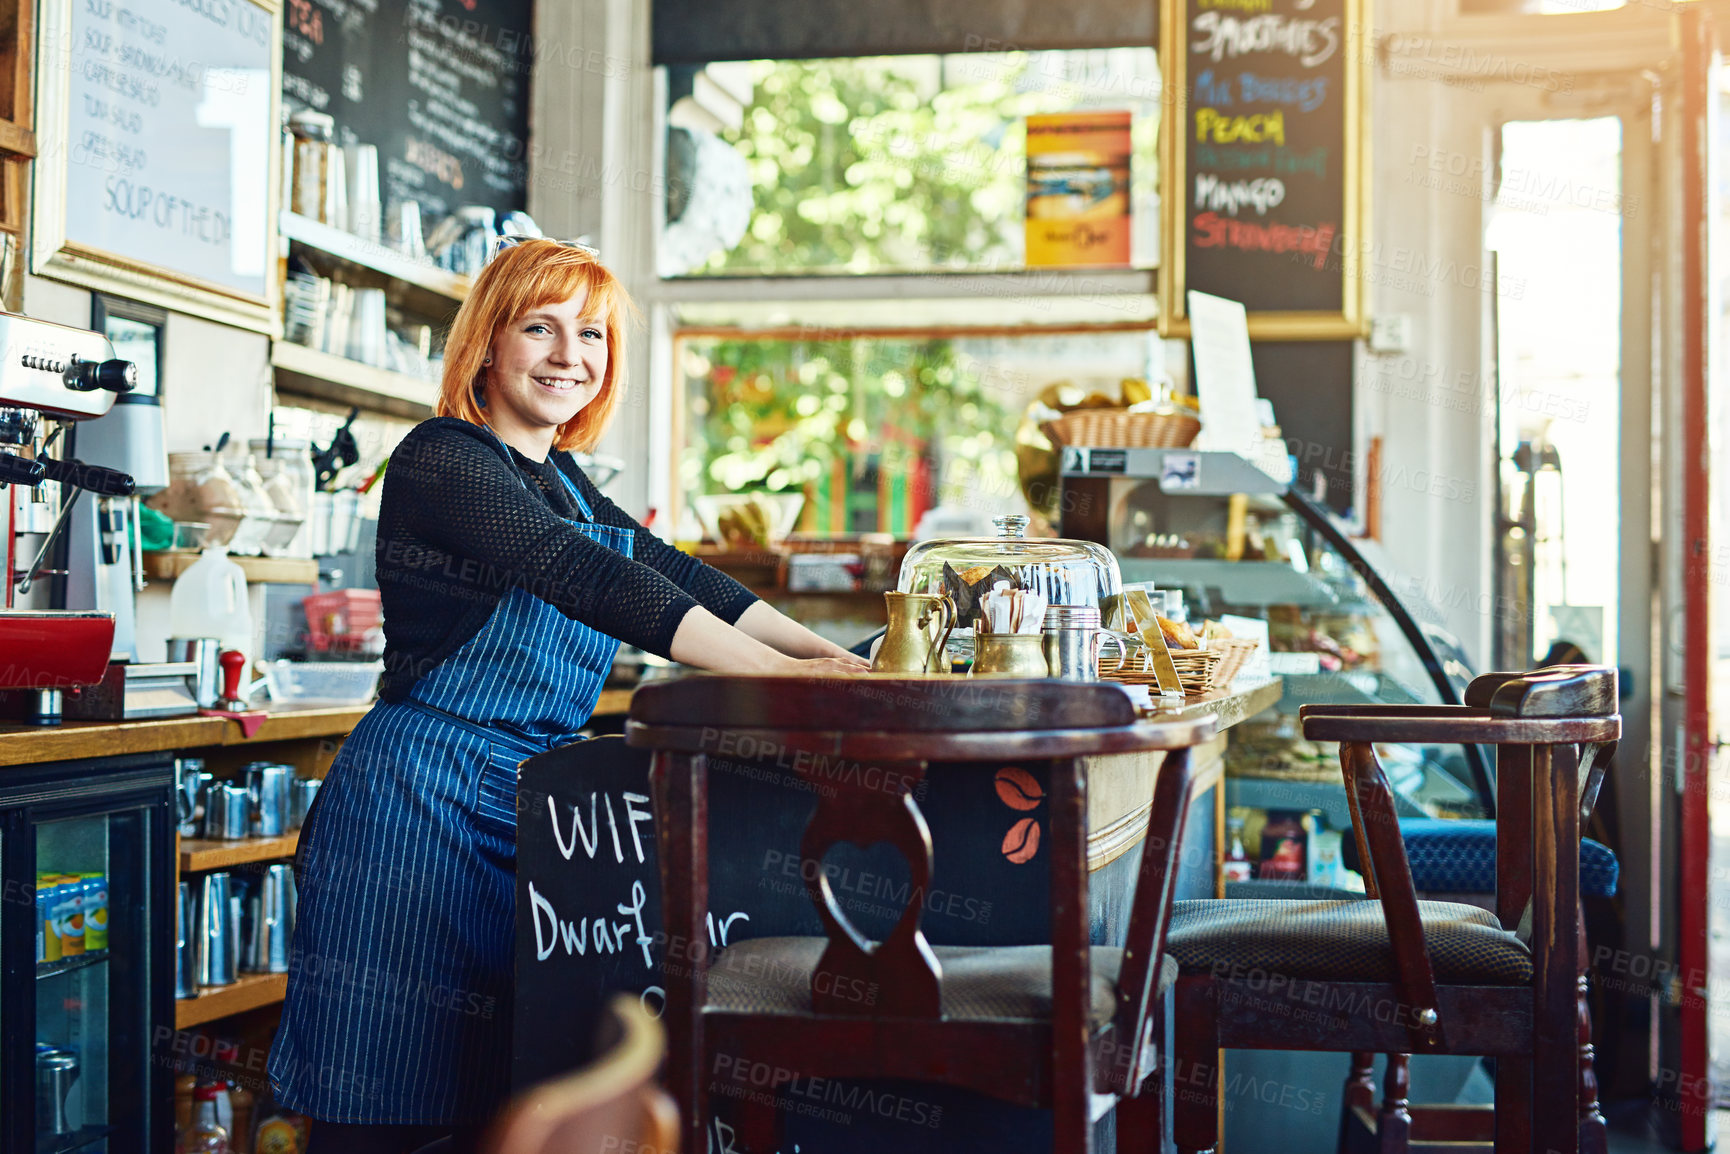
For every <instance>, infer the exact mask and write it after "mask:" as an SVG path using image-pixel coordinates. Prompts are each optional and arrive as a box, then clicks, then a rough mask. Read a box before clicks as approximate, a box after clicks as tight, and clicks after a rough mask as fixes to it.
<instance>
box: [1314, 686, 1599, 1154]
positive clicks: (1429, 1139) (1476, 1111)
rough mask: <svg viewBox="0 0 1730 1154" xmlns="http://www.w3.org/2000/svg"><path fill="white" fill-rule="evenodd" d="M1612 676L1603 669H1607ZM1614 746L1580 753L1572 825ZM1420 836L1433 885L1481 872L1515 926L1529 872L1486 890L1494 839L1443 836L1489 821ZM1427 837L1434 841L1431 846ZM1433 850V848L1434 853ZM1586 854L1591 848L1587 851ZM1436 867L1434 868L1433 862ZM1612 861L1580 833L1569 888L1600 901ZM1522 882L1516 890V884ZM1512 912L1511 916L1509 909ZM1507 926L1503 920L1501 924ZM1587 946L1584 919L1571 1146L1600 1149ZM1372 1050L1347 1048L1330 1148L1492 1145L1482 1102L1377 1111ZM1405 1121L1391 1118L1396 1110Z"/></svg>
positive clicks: (1479, 691) (1394, 1058)
mask: <svg viewBox="0 0 1730 1154" xmlns="http://www.w3.org/2000/svg"><path fill="white" fill-rule="evenodd" d="M1584 668H1589V667H1579V666H1567V667H1564V666H1548V667H1545V668H1544V669H1541V670H1539V671H1538V672H1547V673H1555V672H1559V671H1562V670H1564V669H1584ZM1612 673H1613V671H1612ZM1521 676H1523V675H1522V674H1517V673H1489V674H1485V675H1484V676H1482V677H1479V678H1476V679H1474V680H1473V681H1472V683H1471V685H1469V686H1468V687H1467V688H1466V694H1465V704H1466V705H1467V706H1469V707H1472V708H1478V709H1487V708H1488V707H1489V705H1490V702H1491V700H1492V699H1493V698H1494V695H1495V693H1496V691H1497V690H1498V689H1500V688H1501V687H1502V686H1503V685H1504V684H1506V683H1507V682H1509V681H1511V680H1514V679H1515V678H1518V677H1521ZM1610 684H1611V687H1612V692H1611V694H1610V697H1609V699H1608V700H1599V701H1597V702H1596V703H1595V708H1596V709H1598V710H1599V711H1601V713H1602V715H1604V716H1609V715H1611V714H1613V713H1615V711H1616V699H1617V694H1616V692H1615V681H1614V680H1612V681H1611V683H1610ZM1329 712H1330V713H1331V714H1332V715H1334V716H1340V715H1349V711H1348V710H1343V709H1332V710H1329ZM1615 748H1616V743H1615V742H1607V743H1598V744H1595V745H1592V746H1590V747H1588V748H1583V749H1581V751H1580V821H1581V823H1582V825H1584V823H1585V822H1586V821H1587V820H1588V819H1589V818H1590V817H1591V814H1592V809H1593V807H1594V804H1595V803H1596V800H1597V795H1598V790H1599V787H1600V786H1601V785H1602V784H1603V779H1604V774H1605V772H1606V771H1607V769H1608V766H1609V763H1610V758H1611V757H1612V756H1613V754H1614V752H1615ZM1412 824H1413V823H1411V822H1404V821H1403V822H1401V830H1402V834H1403V841H1404V844H1405V847H1406V849H1407V851H1408V852H1411V851H1412V849H1413V837H1414V835H1413V833H1412V832H1411V828H1412ZM1417 824H1418V826H1420V827H1421V830H1422V832H1420V833H1419V834H1417V835H1415V836H1416V837H1417V838H1418V846H1417V849H1418V852H1419V853H1428V854H1430V855H1431V856H1433V857H1441V858H1443V859H1444V861H1445V864H1442V863H1440V862H1437V861H1433V860H1432V861H1430V862H1429V863H1428V864H1429V865H1430V867H1431V868H1430V869H1429V870H1428V871H1427V872H1429V873H1431V874H1435V875H1440V876H1438V879H1437V880H1438V884H1439V885H1440V886H1442V887H1443V888H1446V889H1450V890H1453V891H1456V892H1462V893H1464V892H1471V893H1476V892H1478V891H1479V887H1480V886H1483V883H1482V882H1478V883H1475V884H1466V883H1465V882H1463V881H1462V879H1471V878H1478V877H1481V876H1482V875H1484V874H1488V875H1489V879H1490V881H1489V884H1488V885H1487V886H1483V889H1484V891H1485V892H1488V893H1489V894H1490V895H1491V896H1492V897H1494V898H1496V899H1498V904H1497V911H1498V914H1501V915H1502V916H1503V917H1504V918H1506V917H1509V916H1513V917H1514V918H1515V921H1514V922H1513V923H1512V924H1515V925H1517V924H1519V919H1521V918H1523V917H1524V913H1525V909H1526V907H1527V905H1528V903H1529V901H1530V877H1529V875H1520V874H1516V876H1515V881H1516V883H1517V884H1515V885H1513V886H1510V887H1508V888H1507V889H1506V890H1504V891H1503V892H1501V893H1497V891H1496V886H1495V880H1494V879H1495V873H1496V861H1495V855H1496V850H1497V842H1496V840H1495V839H1494V838H1492V839H1490V841H1489V842H1488V844H1485V842H1484V840H1483V839H1482V838H1481V837H1479V836H1475V835H1474V836H1473V837H1472V838H1471V839H1470V845H1469V848H1463V847H1462V846H1461V845H1460V844H1459V841H1458V839H1455V840H1454V841H1453V842H1452V843H1451V844H1450V843H1449V841H1448V837H1447V834H1446V833H1445V832H1444V831H1446V830H1447V829H1448V828H1449V827H1452V826H1456V825H1470V826H1477V825H1480V824H1482V825H1487V826H1493V825H1494V824H1495V823H1493V822H1484V823H1477V822H1470V823H1457V822H1419V823H1417ZM1432 843H1435V844H1432ZM1438 850H1439V853H1438V852H1437V851H1438ZM1588 851H1591V852H1588ZM1412 866H1413V880H1414V883H1415V884H1416V886H1417V888H1418V889H1419V890H1420V891H1421V890H1423V889H1424V888H1425V885H1424V880H1425V879H1424V878H1423V877H1421V876H1419V869H1418V862H1417V860H1414V861H1413V863H1412ZM1438 866H1439V867H1440V868H1437V867H1438ZM1617 873H1618V863H1617V862H1616V858H1615V855H1614V854H1612V853H1611V852H1610V851H1609V849H1607V848H1606V847H1604V846H1603V845H1601V844H1599V843H1597V842H1592V841H1589V840H1587V839H1585V838H1582V839H1581V852H1580V880H1579V887H1580V892H1581V896H1582V897H1592V896H1597V897H1608V896H1612V895H1613V894H1614V893H1615V891H1616V879H1617ZM1522 886H1523V888H1522ZM1516 908H1517V909H1519V910H1520V913H1519V914H1518V915H1513V914H1512V911H1513V910H1515V909H1516ZM1505 924H1508V923H1505ZM1586 955H1587V948H1586V939H1585V925H1584V918H1583V917H1582V919H1581V927H1580V973H1579V978H1578V983H1577V987H1576V989H1577V993H1576V1002H1577V1013H1576V1020H1577V1022H1578V1025H1577V1029H1578V1041H1579V1082H1580V1090H1579V1118H1580V1149H1581V1151H1583V1152H1585V1154H1606V1151H1607V1150H1608V1148H1609V1133H1608V1130H1607V1129H1606V1127H1605V1124H1604V1117H1603V1115H1602V1114H1600V1113H1599V1111H1598V1080H1597V1076H1596V1075H1595V1074H1594V1073H1593V1069H1592V1061H1593V1047H1592V1016H1591V1013H1590V1010H1589V1008H1588V1000H1587V999H1588V995H1589V993H1590V990H1589V987H1588V984H1587V978H1586V965H1587V956H1586ZM1387 1059H1388V1073H1387V1075H1386V1077H1387V1080H1388V1081H1389V1083H1390V1084H1393V1085H1396V1086H1397V1085H1402V1084H1404V1083H1405V1082H1406V1081H1407V1080H1408V1079H1407V1071H1408V1069H1409V1063H1410V1058H1409V1055H1406V1054H1389V1055H1388V1056H1387ZM1374 1063H1375V1055H1374V1054H1370V1053H1364V1052H1357V1053H1353V1054H1352V1060H1351V1069H1350V1070H1349V1072H1348V1073H1347V1075H1346V1088H1345V1093H1344V1095H1343V1097H1342V1099H1341V1118H1340V1143H1339V1152H1340V1154H1371V1152H1374V1154H1383V1152H1385V1154H1404V1152H1405V1151H1407V1150H1408V1149H1415V1150H1422V1149H1426V1148H1427V1146H1426V1145H1425V1144H1426V1143H1447V1144H1448V1145H1447V1150H1448V1151H1450V1154H1466V1152H1467V1151H1471V1150H1474V1149H1476V1150H1490V1149H1491V1148H1492V1146H1493V1143H1494V1141H1495V1110H1494V1108H1493V1107H1487V1106H1461V1105H1433V1104H1419V1103H1415V1102H1413V1103H1406V1102H1404V1096H1403V1094H1399V1095H1389V1096H1388V1097H1386V1098H1384V1100H1383V1103H1382V1109H1381V1111H1378V1110H1377V1108H1376V1102H1375V1078H1374ZM1402 1105H1403V1106H1404V1113H1405V1115H1408V1116H1409V1121H1408V1120H1407V1118H1405V1117H1401V1116H1400V1109H1401V1106H1402ZM1384 1113H1386V1114H1389V1115H1392V1117H1390V1119H1389V1125H1388V1126H1387V1127H1384V1126H1383V1125H1382V1115H1383V1114H1384Z"/></svg>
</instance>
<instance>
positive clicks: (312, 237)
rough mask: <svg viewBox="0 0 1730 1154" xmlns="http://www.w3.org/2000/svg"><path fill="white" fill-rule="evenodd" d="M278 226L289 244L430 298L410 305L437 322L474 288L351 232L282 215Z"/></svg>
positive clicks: (451, 274)
mask: <svg viewBox="0 0 1730 1154" xmlns="http://www.w3.org/2000/svg"><path fill="white" fill-rule="evenodd" d="M279 227H280V230H281V232H282V235H283V236H285V237H287V238H288V239H289V240H291V241H295V242H297V243H299V244H304V245H306V246H307V247H308V248H314V249H317V250H318V251H319V252H321V253H323V254H324V255H326V256H328V257H332V258H334V259H336V260H339V261H341V262H342V263H343V264H345V265H350V266H353V267H354V268H360V269H366V270H367V271H369V272H374V273H378V274H379V275H380V276H383V277H386V278H388V279H390V280H393V281H400V282H401V283H402V284H403V285H405V286H409V287H412V288H414V289H417V290H419V292H420V293H422V294H425V295H426V296H429V297H431V298H432V299H431V300H430V301H420V302H412V303H415V304H416V306H417V311H420V312H425V313H429V314H432V315H433V316H434V317H435V318H436V319H438V320H448V319H449V317H450V314H451V313H453V312H455V311H456V306H457V305H459V304H461V303H462V302H463V300H464V299H465V298H466V297H467V296H468V295H469V290H470V289H471V288H472V287H473V286H474V281H473V280H472V279H470V278H469V277H466V276H458V275H457V274H456V273H454V272H448V271H446V270H445V269H442V268H439V267H438V266H436V265H434V264H433V263H432V262H431V261H426V262H424V263H423V262H421V261H416V260H410V259H409V258H408V257H406V256H404V255H403V254H402V253H400V252H398V251H397V250H396V249H394V248H391V247H390V246H389V245H387V244H380V243H378V242H376V241H370V240H362V239H361V238H360V237H358V236H355V235H354V234H353V233H348V232H343V231H342V230H341V229H339V228H332V227H331V226H330V225H328V224H323V223H321V222H319V221H316V220H312V219H310V218H308V217H304V216H300V215H298V214H296V213H292V212H285V213H283V214H282V218H281V222H280V225H279ZM421 306H430V307H421Z"/></svg>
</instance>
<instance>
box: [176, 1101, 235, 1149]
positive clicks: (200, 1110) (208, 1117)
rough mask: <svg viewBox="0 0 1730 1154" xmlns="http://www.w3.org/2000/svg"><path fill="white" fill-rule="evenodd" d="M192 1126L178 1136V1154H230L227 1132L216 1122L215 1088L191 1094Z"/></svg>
mask: <svg viewBox="0 0 1730 1154" xmlns="http://www.w3.org/2000/svg"><path fill="white" fill-rule="evenodd" d="M192 1098H193V1114H192V1126H191V1128H190V1129H188V1130H187V1131H186V1133H184V1134H182V1135H181V1136H180V1148H179V1154H231V1148H230V1146H229V1144H228V1131H227V1130H224V1129H223V1128H222V1126H221V1124H220V1123H218V1122H217V1120H216V1087H215V1086H200V1087H198V1089H196V1090H194V1091H193V1092H192Z"/></svg>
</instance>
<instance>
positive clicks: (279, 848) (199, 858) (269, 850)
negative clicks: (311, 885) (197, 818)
mask: <svg viewBox="0 0 1730 1154" xmlns="http://www.w3.org/2000/svg"><path fill="white" fill-rule="evenodd" d="M299 844H300V831H299V830H292V831H290V832H289V833H287V834H284V835H283V836H282V837H248V838H239V839H237V840H235V841H207V840H205V839H203V838H192V837H183V838H181V839H180V872H181V873H183V874H185V873H195V872H198V871H201V870H221V869H227V868H228V867H229V866H237V865H243V864H245V863H246V862H254V861H270V860H272V859H274V858H290V857H293V856H294V850H295V847H296V846H298V845H299Z"/></svg>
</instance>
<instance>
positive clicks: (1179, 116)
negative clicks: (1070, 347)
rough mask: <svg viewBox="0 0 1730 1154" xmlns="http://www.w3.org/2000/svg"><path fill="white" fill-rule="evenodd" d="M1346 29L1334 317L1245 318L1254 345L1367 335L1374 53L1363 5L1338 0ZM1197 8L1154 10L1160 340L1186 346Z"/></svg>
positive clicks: (1175, 3) (1171, 2)
mask: <svg viewBox="0 0 1730 1154" xmlns="http://www.w3.org/2000/svg"><path fill="white" fill-rule="evenodd" d="M1337 2H1338V3H1339V5H1340V7H1341V15H1342V19H1343V22H1344V25H1345V31H1344V36H1343V38H1342V42H1341V52H1342V54H1343V57H1344V66H1343V68H1342V70H1341V71H1342V72H1343V88H1344V92H1343V94H1342V97H1343V98H1342V99H1341V101H1340V105H1341V115H1342V116H1344V118H1345V126H1344V141H1345V146H1344V150H1343V155H1342V156H1341V159H1340V163H1341V169H1340V172H1341V192H1342V198H1343V204H1342V205H1341V214H1340V231H1339V235H1338V237H1337V238H1336V240H1335V242H1334V248H1333V251H1332V253H1330V259H1334V260H1336V261H1337V263H1338V267H1339V276H1340V304H1341V307H1340V308H1339V310H1338V311H1331V310H1330V311H1297V310H1293V311H1251V312H1250V313H1249V334H1250V337H1251V338H1252V339H1255V340H1271V341H1279V340H1316V341H1322V340H1355V339H1358V338H1360V337H1364V336H1366V335H1368V330H1369V320H1368V317H1367V315H1366V313H1365V310H1364V270H1363V267H1362V259H1361V257H1360V256H1359V255H1358V254H1359V253H1360V251H1361V246H1362V242H1363V240H1364V238H1366V237H1368V236H1369V229H1370V212H1369V209H1370V197H1369V187H1368V185H1369V174H1370V163H1369V147H1370V134H1369V132H1368V130H1367V127H1366V126H1365V124H1364V114H1365V113H1366V112H1367V110H1368V108H1369V84H1370V77H1371V69H1372V65H1373V59H1372V57H1373V52H1374V45H1373V42H1372V38H1371V35H1370V30H1369V28H1368V26H1367V19H1368V17H1367V12H1366V8H1367V6H1366V4H1365V2H1364V0H1337ZM1198 8H1199V5H1195V4H1193V3H1192V0H1167V2H1166V3H1165V4H1163V5H1161V15H1160V37H1159V64H1160V71H1161V73H1162V75H1163V78H1164V92H1165V96H1164V100H1163V103H1162V107H1163V112H1164V121H1165V122H1164V124H1162V125H1161V126H1160V127H1161V132H1160V139H1159V159H1160V181H1159V185H1160V263H1159V300H1160V310H1159V332H1160V335H1161V336H1165V337H1177V338H1187V337H1188V336H1189V317H1188V313H1187V308H1186V303H1185V302H1186V300H1187V299H1188V298H1187V293H1188V289H1189V287H1190V286H1189V285H1188V283H1187V277H1186V275H1185V265H1186V262H1187V257H1188V247H1189V220H1188V216H1189V204H1190V198H1189V173H1188V169H1187V163H1188V152H1189V150H1188V147H1187V145H1188V139H1189V133H1190V131H1191V122H1190V116H1191V107H1190V106H1191V92H1190V77H1189V56H1190V17H1191V14H1192V11H1194V10H1196V9H1198Z"/></svg>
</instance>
